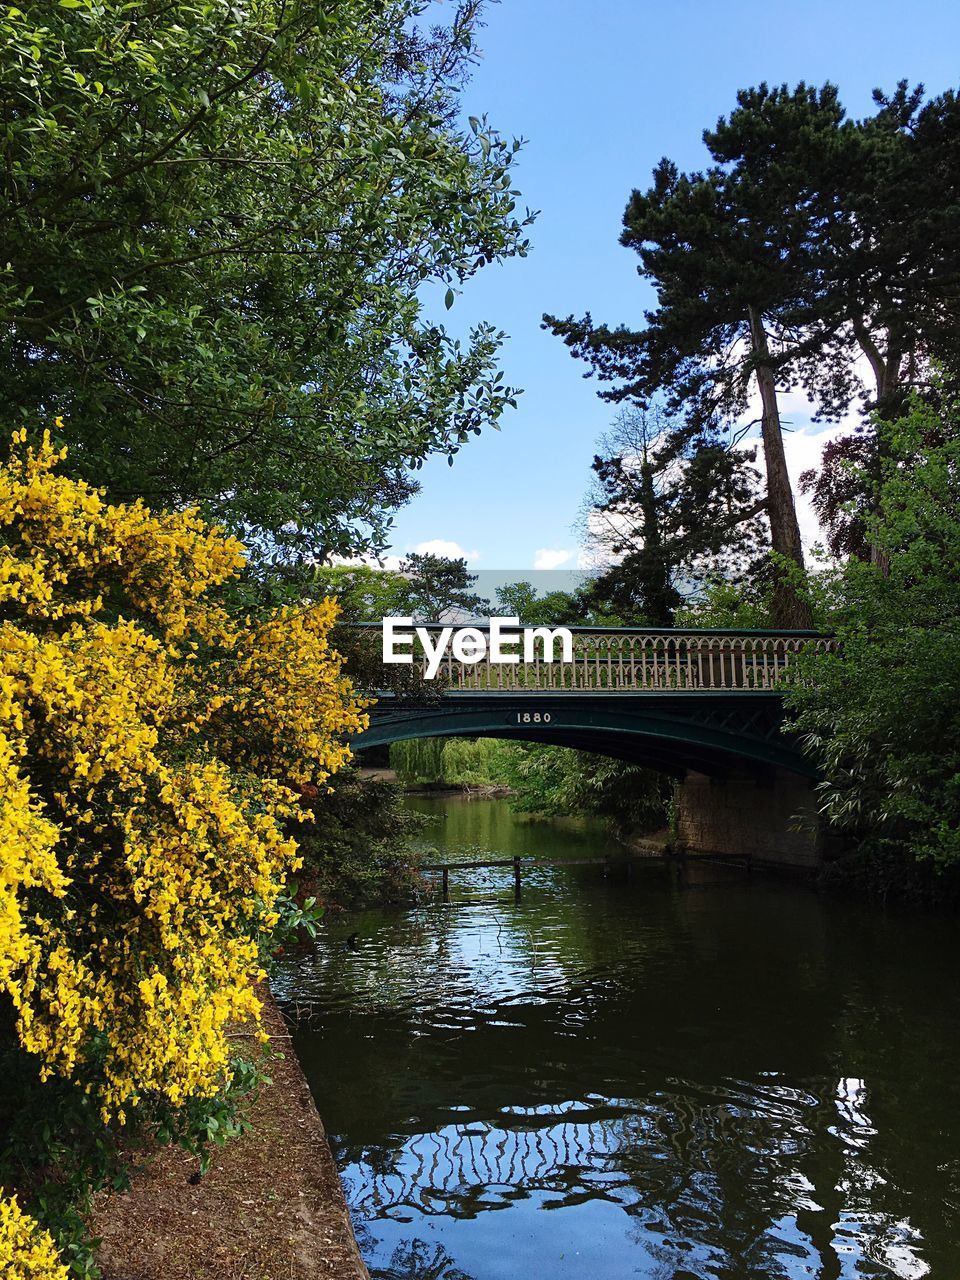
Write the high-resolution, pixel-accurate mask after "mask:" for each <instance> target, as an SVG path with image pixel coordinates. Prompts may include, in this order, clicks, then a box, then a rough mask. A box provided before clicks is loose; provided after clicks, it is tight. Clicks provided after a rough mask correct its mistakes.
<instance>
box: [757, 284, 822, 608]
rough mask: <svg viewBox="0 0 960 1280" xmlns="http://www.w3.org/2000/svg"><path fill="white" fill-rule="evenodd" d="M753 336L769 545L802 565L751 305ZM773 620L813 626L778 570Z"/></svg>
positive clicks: (772, 393) (773, 396) (766, 364)
mask: <svg viewBox="0 0 960 1280" xmlns="http://www.w3.org/2000/svg"><path fill="white" fill-rule="evenodd" d="M750 338H751V341H752V344H753V355H754V358H755V361H756V366H755V371H756V375H757V386H758V387H759V388H760V401H761V404H762V406H763V417H762V425H761V434H762V437H763V457H764V463H765V465H766V471H767V518H768V520H769V521H770V545H771V548H772V550H773V551H774V552H776V553H777V554H778V555H780V556H783V557H784V558H785V559H787V560H792V561H793V562H794V564H796V565H798V566H799V567H800V568H801V569H802V568H803V544H802V543H801V541H800V526H799V524H798V523H797V509H796V506H795V505H794V501H793V489H792V488H791V487H790V476H789V473H788V472H787V457H786V454H785V452H784V448H783V431H782V429H781V426H780V407H779V405H778V403H777V384H776V379H775V378H774V373H773V368H772V366H771V361H770V347H769V345H768V343H767V334H766V330H765V329H764V327H763V321H762V320H761V318H760V313H759V312H758V311H757V310H756V308H755V307H751V308H750ZM773 622H774V625H775V626H777V627H784V628H786V629H796V630H806V629H808V628H810V627H812V626H813V615H812V614H811V612H810V606H809V605H808V604H807V602H806V601H805V600H804V599H802V597H801V596H800V594H799V592H798V591H797V588H796V586H795V585H794V583H793V582H792V581H791V580H790V578H789V576H788V574H787V573H785V572H784V571H783V569H782V568H780V567H779V566H778V567H777V568H776V569H775V580H774V590H773Z"/></svg>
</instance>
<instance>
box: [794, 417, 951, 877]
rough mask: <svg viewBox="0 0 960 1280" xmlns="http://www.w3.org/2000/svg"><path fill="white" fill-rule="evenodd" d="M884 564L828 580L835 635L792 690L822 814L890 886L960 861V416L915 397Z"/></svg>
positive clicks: (889, 504)
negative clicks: (923, 868)
mask: <svg viewBox="0 0 960 1280" xmlns="http://www.w3.org/2000/svg"><path fill="white" fill-rule="evenodd" d="M887 432H888V436H887V438H888V445H889V448H888V452H887V453H886V455H885V457H884V459H883V462H882V467H883V470H882V479H881V486H880V500H879V505H878V508H877V511H876V512H875V513H874V514H872V515H870V516H868V517H867V535H868V537H869V539H870V541H871V543H872V544H873V545H875V546H877V547H878V548H879V549H880V551H881V552H882V556H883V566H884V567H883V568H881V566H880V565H879V564H876V563H870V562H865V561H862V560H859V559H851V560H850V561H848V562H847V563H846V564H845V565H844V566H842V567H841V568H840V569H838V570H836V571H835V572H834V573H832V574H831V575H829V576H827V578H826V579H825V581H824V584H823V585H824V592H825V596H826V613H825V621H826V622H827V623H828V625H829V626H831V628H832V629H833V630H834V631H835V633H836V635H837V638H838V640H839V641H840V643H839V645H838V646H837V648H836V650H835V651H834V652H832V653H830V654H824V655H822V656H819V657H817V658H813V657H811V658H809V659H807V660H806V662H805V664H804V665H803V667H802V674H801V678H800V680H799V683H798V684H797V685H796V687H795V688H793V689H791V690H789V691H788V697H789V701H790V703H791V704H792V706H793V709H794V711H795V712H796V714H797V725H798V728H799V730H800V732H801V733H802V734H804V735H805V742H806V746H807V749H808V750H809V751H810V753H811V755H812V757H813V759H814V761H815V762H816V764H817V765H818V767H819V769H820V770H821V773H822V777H823V782H822V783H821V785H820V795H821V800H822V811H823V813H824V814H825V816H826V817H827V818H828V819H829V821H830V822H831V823H832V824H833V826H834V827H835V828H836V829H837V830H839V831H840V832H843V833H845V834H847V835H849V836H851V837H853V838H854V839H855V840H856V846H855V847H856V854H855V859H856V860H857V861H858V862H859V863H860V865H861V867H862V868H863V870H864V872H865V876H866V878H867V879H868V880H869V882H871V883H872V884H873V885H874V886H875V887H879V888H881V889H883V891H884V892H887V891H889V890H890V889H891V888H898V887H901V886H903V884H904V882H906V881H909V880H910V879H911V878H912V877H913V878H915V875H914V873H915V870H916V867H917V864H918V862H919V863H921V864H923V863H925V864H926V865H927V866H930V867H934V868H940V869H945V868H948V867H952V868H957V867H960V836H958V833H960V711H958V709H960V573H958V570H957V566H958V565H960V518H958V512H960V422H958V420H957V414H956V407H955V405H954V406H953V407H952V408H948V409H946V410H945V411H944V412H943V413H941V414H938V413H937V412H936V411H935V410H934V409H932V408H931V407H930V406H922V405H916V406H914V407H913V409H912V411H911V412H910V414H909V415H908V416H907V417H906V418H904V419H900V420H898V421H896V422H894V423H889V424H888V425H887Z"/></svg>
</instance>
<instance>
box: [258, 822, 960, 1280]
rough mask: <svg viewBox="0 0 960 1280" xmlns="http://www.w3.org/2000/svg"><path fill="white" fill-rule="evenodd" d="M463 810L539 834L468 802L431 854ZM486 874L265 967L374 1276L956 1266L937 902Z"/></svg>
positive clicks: (559, 871) (736, 1276) (957, 1180)
mask: <svg viewBox="0 0 960 1280" xmlns="http://www.w3.org/2000/svg"><path fill="white" fill-rule="evenodd" d="M483 804H495V805H499V807H498V808H497V809H496V811H495V812H493V811H490V810H481V808H480V805H483ZM474 821H475V822H476V823H478V824H480V826H482V827H483V830H484V831H488V832H494V833H495V835H496V842H495V844H491V846H490V851H491V852H493V853H495V854H497V855H498V856H512V855H513V853H514V852H515V851H518V850H517V842H521V841H523V842H526V843H527V845H529V843H530V842H531V841H532V840H534V838H535V840H536V842H537V848H538V849H539V850H540V852H541V853H543V852H547V853H549V852H550V840H551V837H550V827H549V825H548V824H540V825H539V826H538V827H537V828H536V831H535V832H533V831H532V829H531V828H530V827H528V826H526V825H525V824H520V829H519V830H516V831H515V830H514V829H513V828H512V826H511V821H512V820H511V819H510V817H509V814H508V813H507V812H506V811H505V807H504V806H503V802H477V803H476V804H475V805H474V806H470V808H469V810H467V807H466V806H463V807H462V809H461V810H458V811H457V812H456V813H454V814H453V816H451V818H450V820H449V821H448V822H447V823H446V824H445V828H444V838H445V839H446V841H447V843H446V845H445V849H444V851H445V853H446V854H447V855H449V856H451V857H453V856H455V855H456V852H457V849H456V838H460V839H462V842H463V844H464V846H470V848H471V849H472V850H473V852H474V853H475V852H476V846H477V840H476V839H475V838H473V837H472V836H470V831H469V826H470V823H471V822H474ZM458 832H459V833H460V834H459V837H458V836H457V833H458ZM491 839H492V837H491ZM557 839H558V841H559V843H560V844H561V845H562V848H563V850H564V852H565V853H566V854H568V855H569V854H571V852H573V853H579V854H580V855H581V856H588V854H589V855H592V856H596V855H597V854H598V853H599V852H602V851H604V850H605V848H606V843H605V842H606V840H607V837H605V836H602V835H601V834H599V833H597V832H596V831H595V830H592V831H591V830H587V829H584V830H582V831H581V832H580V834H579V835H578V836H574V835H572V834H571V831H570V830H567V829H564V830H563V831H562V832H561V833H560V835H558V837H557ZM578 841H579V843H578ZM511 888H512V883H511V880H510V876H509V872H508V873H505V875H504V876H502V877H500V878H497V877H493V878H491V879H489V880H488V881H487V882H486V883H485V884H484V886H483V891H484V893H485V894H489V893H490V892H491V890H493V891H494V892H496V893H497V894H500V895H502V896H503V898H504V899H507V900H505V901H499V902H494V903H489V902H486V903H467V904H465V905H451V906H449V907H442V906H440V905H438V904H431V905H430V906H429V907H427V908H425V909H422V910H418V911H413V912H406V913H392V914H390V913H377V912H371V913H366V914H365V915H363V916H361V917H358V918H356V919H351V920H350V921H349V922H342V923H340V924H335V925H332V926H331V927H330V928H329V929H328V930H327V931H326V933H325V936H324V939H323V940H322V941H321V944H320V945H319V946H318V947H317V948H316V950H315V951H314V952H312V953H311V954H309V955H307V956H301V957H291V958H289V960H288V961H287V963H286V965H285V968H284V970H283V972H282V973H281V975H280V978H279V981H278V984H277V986H278V990H279V993H280V994H281V996H285V997H286V998H287V999H288V1000H289V1001H291V1003H295V1004H296V1007H297V1008H298V1010H300V1011H302V1013H303V1019H302V1022H301V1026H300V1030H299V1031H298V1033H297V1049H298V1052H299V1054H300V1056H301V1060H302V1062H303V1064H304V1069H305V1071H306V1072H307V1075H308V1078H309V1079H310V1081H311V1085H312V1087H313V1089H314V1092H315V1094H316V1096H317V1100H318V1104H319V1106H320V1110H321V1114H322V1115H323V1117H324V1120H325V1122H326V1124H327V1126H328V1130H329V1132H330V1133H331V1135H332V1138H333V1141H334V1143H335V1147H336V1150H337V1154H338V1158H339V1160H340V1164H341V1168H342V1170H343V1173H344V1181H345V1185H346V1187H347V1191H348V1196H349V1199H350V1203H351V1207H352V1210H353V1213H354V1216H355V1220H356V1222H357V1224H358V1234H359V1237H360V1241H361V1246H362V1248H363V1251H364V1255H365V1257H366V1259H367V1261H368V1265H369V1266H370V1269H371V1274H372V1275H373V1276H374V1277H375V1280H520V1278H521V1277H523V1280H538V1278H539V1277H547V1278H548V1280H567V1277H569V1278H570V1280H573V1278H574V1277H576V1280H587V1278H588V1280H624V1278H625V1277H627V1276H640V1277H650V1278H651V1280H654V1278H656V1280H666V1278H667V1277H671V1278H675V1280H682V1278H686V1280H691V1278H694V1280H700V1278H702V1280H708V1277H709V1280H768V1278H773V1280H776V1278H777V1277H786V1278H788V1280H793V1278H794V1277H815V1278H817V1280H828V1278H829V1280H853V1278H859V1277H870V1278H874V1277H876V1278H877V1280H880V1277H891V1276H893V1277H900V1278H901V1280H919V1277H921V1276H925V1275H928V1274H933V1275H935V1276H940V1275H942V1276H944V1277H945V1280H950V1277H952V1276H954V1275H960V1222H958V1211H957V1199H958V1195H957V1186H958V1185H960V1177H958V1174H957V1168H958V1166H957V1164H956V1158H955V1152H956V1150H957V1149H958V1148H960V1085H958V1073H956V1072H955V1071H953V1070H952V1069H951V1066H950V1064H951V1062H954V1061H956V1058H957V1053H958V1050H960V1033H958V1027H960V1016H958V1015H960V994H958V990H957V984H952V985H951V984H944V983H943V982H942V981H939V982H938V983H936V984H934V979H935V978H936V975H937V974H938V973H940V974H942V973H943V972H947V971H949V968H950V966H951V965H952V964H954V947H955V944H954V941H953V937H952V931H951V929H950V927H949V924H948V922H943V923H944V928H942V929H941V928H940V923H941V922H938V921H936V920H930V919H920V920H916V919H912V918H906V917H904V918H900V917H897V918H891V917H889V916H886V917H879V916H878V915H877V914H875V913H870V912H863V911H861V910H859V909H857V908H852V907H850V906H849V905H844V904H836V903H830V902H829V901H827V900H824V899H820V898H818V897H816V896H815V895H813V894H809V893H806V892H804V891H803V890H802V889H800V888H798V887H796V886H788V885H783V884H778V883H769V882H765V881H763V880H762V878H759V877H755V878H754V879H753V880H752V881H747V880H745V879H742V878H739V877H737V876H728V875H725V874H720V875H719V876H715V877H714V880H713V883H712V884H705V883H700V884H697V883H687V884H685V883H684V882H683V881H682V878H681V879H678V877H677V875H676V874H675V873H671V871H670V870H669V869H667V868H665V867H664V866H663V865H661V864H659V863H656V864H648V865H646V866H642V867H638V868H635V869H634V872H633V875H632V878H631V879H630V880H629V881H628V880H627V879H626V877H625V876H619V877H618V875H617V874H616V873H612V874H611V875H610V876H609V877H606V878H605V877H604V875H603V871H602V869H601V868H596V867H570V868H562V867H560V868H558V867H550V868H543V869H541V870H540V871H537V872H536V873H535V874H534V875H531V876H529V877H526V876H525V878H524V894H523V898H522V901H521V903H520V904H519V905H514V904H513V903H512V901H510V900H509V894H510V890H511ZM454 892H455V894H456V895H463V894H465V893H467V892H468V888H467V886H465V885H464V884H462V883H459V882H458V883H457V884H456V885H455V888H454ZM353 932H357V933H358V934H359V938H358V946H357V948H356V950H353V949H349V948H346V947H345V946H344V945H343V942H344V939H345V938H346V936H347V935H348V934H351V933H353ZM934 985H936V991H935V993H934V992H933V986H934Z"/></svg>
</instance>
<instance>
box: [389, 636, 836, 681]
mask: <svg viewBox="0 0 960 1280" xmlns="http://www.w3.org/2000/svg"><path fill="white" fill-rule="evenodd" d="M426 629H427V631H428V632H429V634H430V637H431V639H432V640H434V641H435V640H436V638H437V637H438V636H439V634H440V632H441V630H442V628H441V627H440V626H439V625H436V626H430V627H428V628H426ZM477 630H479V631H481V632H483V631H485V628H483V627H477ZM568 630H570V631H571V633H572V636H573V657H572V660H571V661H560V660H559V656H558V660H557V661H555V662H547V661H545V660H544V657H543V650H542V646H541V645H539V644H538V646H537V648H536V656H535V657H534V660H533V661H532V662H524V661H522V660H521V661H520V662H519V663H513V664H510V663H496V662H491V661H490V660H489V658H481V659H480V660H479V661H478V662H474V663H466V662H461V661H459V660H458V659H456V658H455V657H454V656H453V655H452V653H450V652H449V651H448V652H447V654H446V656H445V657H444V658H443V660H442V662H441V665H440V669H439V672H438V675H437V680H438V682H439V683H441V684H442V686H443V687H444V688H445V689H446V690H449V691H451V692H470V691H476V692H501V691H502V692H509V691H516V692H524V693H535V692H545V693H562V692H570V693H577V692H591V693H603V692H610V693H615V692H633V693H637V692H666V691H670V692H684V691H688V692H703V691H707V690H756V691H763V690H773V689H776V688H777V687H778V686H779V685H780V684H781V683H782V682H783V681H784V679H785V677H786V675H787V673H788V672H789V671H790V668H791V667H792V666H793V665H794V664H795V663H796V660H797V658H798V657H799V655H800V654H801V653H804V652H809V651H811V650H814V651H819V652H824V651H826V650H829V649H832V648H833V647H834V645H835V641H834V640H832V639H831V638H830V637H829V636H822V635H818V634H816V633H814V632H799V631H793V632H786V631H785V632H772V631H752V632H749V631H665V630H641V629H603V628H592V627H576V628H574V627H570V628H568ZM374 635H376V641H377V644H379V629H378V630H377V632H376V633H374V632H373V631H372V629H371V632H370V639H371V642H372V641H373V639H374ZM555 652H556V654H557V655H559V654H560V645H559V642H558V643H557V645H556V646H555ZM426 668H427V657H426V655H425V654H424V653H423V651H422V648H420V646H419V645H415V647H414V670H417V671H418V672H419V674H420V675H421V676H424V677H425V675H426ZM385 670H386V669H385ZM393 670H394V671H396V668H393ZM408 670H409V668H408ZM384 687H387V686H386V685H385V686H384Z"/></svg>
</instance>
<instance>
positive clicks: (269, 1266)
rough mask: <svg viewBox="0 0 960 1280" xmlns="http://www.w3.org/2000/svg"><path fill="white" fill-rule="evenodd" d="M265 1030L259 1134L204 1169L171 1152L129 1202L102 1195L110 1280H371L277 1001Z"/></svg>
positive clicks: (101, 1226)
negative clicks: (265, 1077) (272, 1053)
mask: <svg viewBox="0 0 960 1280" xmlns="http://www.w3.org/2000/svg"><path fill="white" fill-rule="evenodd" d="M263 1024H264V1026H265V1028H266V1030H267V1031H268V1032H269V1034H270V1037H271V1046H272V1047H273V1049H274V1050H278V1051H279V1052H280V1053H282V1055H283V1056H278V1057H275V1058H272V1059H271V1060H270V1063H269V1066H268V1074H269V1076H270V1078H271V1083H270V1084H269V1085H265V1086H264V1087H263V1088H262V1089H261V1091H260V1094H259V1096H258V1098H257V1100H256V1102H255V1103H254V1104H253V1106H252V1108H251V1121H252V1124H253V1129H252V1131H251V1132H250V1133H248V1134H245V1135H244V1136H243V1137H242V1138H239V1139H237V1140H236V1141H234V1142H231V1143H228V1144H227V1146H226V1147H224V1148H222V1149H221V1150H218V1151H217V1153H216V1155H215V1156H214V1158H213V1161H212V1163H211V1166H210V1169H209V1171H208V1173H207V1174H206V1175H205V1176H204V1177H203V1178H202V1179H200V1180H199V1181H197V1180H196V1170H197V1162H196V1160H195V1159H193V1158H191V1157H190V1156H188V1155H187V1154H186V1153H185V1152H183V1151H181V1150H180V1149H179V1148H166V1149H164V1150H163V1151H161V1152H160V1153H159V1154H158V1155H157V1156H156V1157H155V1158H153V1159H151V1160H149V1161H147V1162H145V1163H144V1164H143V1165H142V1166H140V1167H139V1168H138V1169H137V1171H136V1172H135V1173H134V1176H133V1186H132V1188H131V1190H130V1192H129V1193H127V1194H125V1195H107V1194H104V1195H101V1196H100V1197H98V1199H97V1202H96V1206H95V1223H94V1227H95V1234H97V1235H99V1236H100V1237H102V1242H101V1244H100V1246H99V1249H98V1251H97V1261H98V1263H99V1265H100V1266H101V1268H102V1270H103V1280H207V1277H210V1278H211V1280H212V1278H213V1277H217V1278H218V1280H233V1278H234V1277H236V1278H239V1277H242V1278H243V1280H320V1278H322V1277H330V1278H331V1280H368V1273H367V1269H366V1267H365V1266H364V1264H363V1262H362V1261H361V1259H360V1254H359V1251H358V1249H357V1244H356V1240H355V1238H354V1234H353V1227H352V1225H351V1222H350V1215H349V1212H348V1210H347V1206H346V1201H345V1199H344V1194H343V1188H342V1187H341V1185H340V1179H339V1177H338V1175H337V1170H336V1166H335V1165H334V1161H333V1156H332V1154H331V1151H330V1146H329V1144H328V1142H327V1137H326V1133H325V1132H324V1127H323V1124H322V1122H321V1120H320V1116H319V1114H318V1113H317V1109H316V1106H315V1105H314V1102H313V1098H312V1096H311V1094H310V1090H309V1088H308V1086H307V1083H306V1080H305V1079H304V1076H303V1072H302V1071H301V1069H300V1064H299V1062H298V1061H297V1058H296V1055H295V1054H294V1053H293V1052H292V1049H291V1046H290V1036H289V1032H288V1031H287V1028H286V1025H285V1023H284V1022H283V1019H282V1017H281V1015H280V1011H279V1010H278V1008H277V1006H276V1003H275V1002H274V999H273V996H272V995H270V994H269V992H268V993H267V995H266V999H265V1002H264V1011H263Z"/></svg>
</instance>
